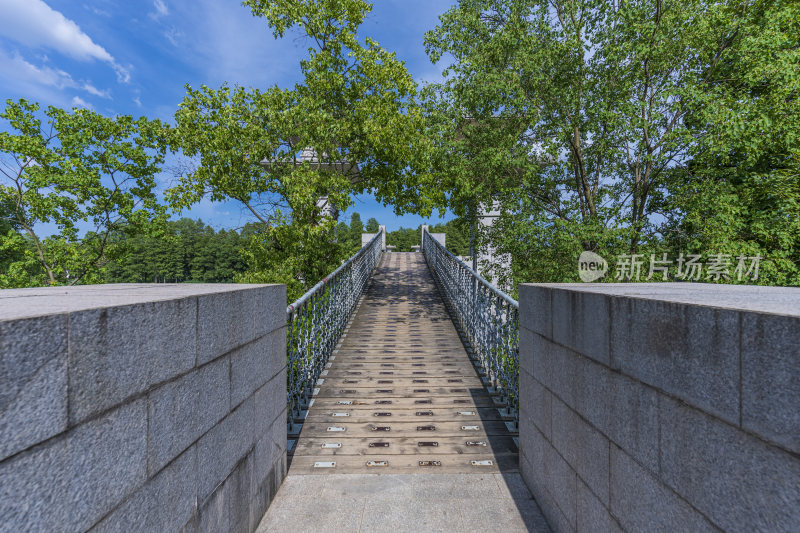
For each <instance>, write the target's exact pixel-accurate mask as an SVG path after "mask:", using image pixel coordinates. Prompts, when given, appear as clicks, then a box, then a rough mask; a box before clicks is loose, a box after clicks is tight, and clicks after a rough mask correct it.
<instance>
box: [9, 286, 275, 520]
mask: <svg viewBox="0 0 800 533" xmlns="http://www.w3.org/2000/svg"><path fill="white" fill-rule="evenodd" d="M0 369H2V372H0V479H2V486H3V490H2V491H0V517H2V519H1V521H2V524H3V525H2V526H0V529H2V530H4V531H6V530H8V531H87V530H89V529H91V530H92V531H109V530H113V531H184V530H192V531H209V530H213V531H250V532H252V531H254V530H255V529H256V527H257V526H258V523H259V521H260V519H261V516H262V515H263V514H264V511H265V510H266V508H267V506H268V505H269V502H270V501H271V500H272V498H273V496H274V495H275V492H276V491H277V488H278V487H279V486H280V484H281V481H282V480H283V477H284V476H285V474H286V440H287V439H286V287H285V286H284V285H244V284H218V285H216V284H215V285H211V284H180V285H165V284H159V285H146V284H116V285H85V286H77V287H48V288H41V289H8V290H4V291H0Z"/></svg>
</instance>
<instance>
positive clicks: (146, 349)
mask: <svg viewBox="0 0 800 533" xmlns="http://www.w3.org/2000/svg"><path fill="white" fill-rule="evenodd" d="M195 314H196V303H195V301H194V299H192V298H184V299H180V300H169V301H163V302H147V303H142V304H135V305H125V306H120V307H110V308H105V309H91V310H87V311H80V312H77V313H72V314H71V315H70V320H69V379H70V383H69V420H70V424H71V425H74V424H76V423H79V422H81V421H82V420H85V419H86V418H87V417H89V416H92V415H94V414H96V413H99V412H101V411H103V410H105V409H108V408H110V407H112V406H114V405H117V404H119V403H121V402H123V401H125V400H126V399H128V398H129V397H131V396H133V395H135V394H138V393H140V392H143V391H145V390H147V389H148V388H149V387H150V386H151V385H155V384H157V383H159V382H161V381H164V380H166V379H169V378H171V377H172V376H175V375H179V374H181V373H183V372H185V371H188V370H190V369H191V368H192V367H193V366H194V363H195V357H196V339H195V327H194V325H195ZM167 324H168V325H169V327H165V325H167Z"/></svg>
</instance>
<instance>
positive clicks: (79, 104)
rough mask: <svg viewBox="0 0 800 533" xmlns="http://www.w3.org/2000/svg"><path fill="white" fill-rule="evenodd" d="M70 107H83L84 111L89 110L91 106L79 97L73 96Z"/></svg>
mask: <svg viewBox="0 0 800 533" xmlns="http://www.w3.org/2000/svg"><path fill="white" fill-rule="evenodd" d="M72 107H85V108H86V109H91V108H92V104H90V103H89V102H87V101H86V100H84V99H83V98H81V97H80V96H73V97H72Z"/></svg>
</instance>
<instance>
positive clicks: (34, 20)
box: [0, 0, 130, 83]
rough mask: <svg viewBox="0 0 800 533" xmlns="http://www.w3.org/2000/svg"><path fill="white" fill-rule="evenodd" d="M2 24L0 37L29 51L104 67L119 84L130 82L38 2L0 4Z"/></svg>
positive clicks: (68, 22) (100, 49) (92, 45)
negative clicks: (35, 49) (45, 51)
mask: <svg viewBox="0 0 800 533" xmlns="http://www.w3.org/2000/svg"><path fill="white" fill-rule="evenodd" d="M0 12H2V13H3V19H4V20H3V23H2V24H0V35H4V36H5V37H8V38H10V39H13V40H15V41H17V42H19V43H22V44H24V45H27V46H32V47H42V48H50V49H53V50H57V51H58V52H60V53H62V54H64V55H66V56H69V57H72V58H74V59H77V60H79V61H92V60H97V61H102V62H104V63H108V64H109V65H110V66H111V67H112V68H113V69H114V72H116V74H117V80H118V81H120V82H122V83H127V82H128V81H130V73H129V72H128V69H126V68H125V67H123V66H121V65H119V64H118V63H117V61H116V60H115V59H114V57H113V56H112V55H111V54H109V53H108V51H107V50H106V49H105V48H103V47H102V46H100V45H99V44H97V43H95V42H94V41H93V40H92V38H91V37H89V36H88V35H86V34H85V33H84V32H83V31H82V30H81V29H80V27H79V26H78V25H77V24H76V23H75V22H73V21H72V20H69V19H68V18H66V17H65V16H64V15H62V14H61V13H59V12H58V11H55V10H54V9H52V8H51V7H50V6H48V5H47V4H45V3H44V2H43V1H42V0H0Z"/></svg>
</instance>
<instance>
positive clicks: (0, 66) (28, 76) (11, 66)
mask: <svg viewBox="0 0 800 533" xmlns="http://www.w3.org/2000/svg"><path fill="white" fill-rule="evenodd" d="M0 72H2V73H3V74H4V75H6V76H8V77H9V78H12V79H14V80H17V81H22V82H33V83H35V84H38V85H49V86H51V87H55V88H56V89H68V88H75V87H77V84H76V83H75V80H73V79H72V76H70V75H69V73H67V72H64V71H63V70H59V69H54V68H50V67H48V66H45V65H42V66H39V67H37V66H36V65H33V64H31V63H28V62H27V61H25V59H24V58H23V57H22V56H20V55H19V54H17V53H15V54H14V55H13V56H8V55H6V54H5V52H3V51H2V50H0Z"/></svg>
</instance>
